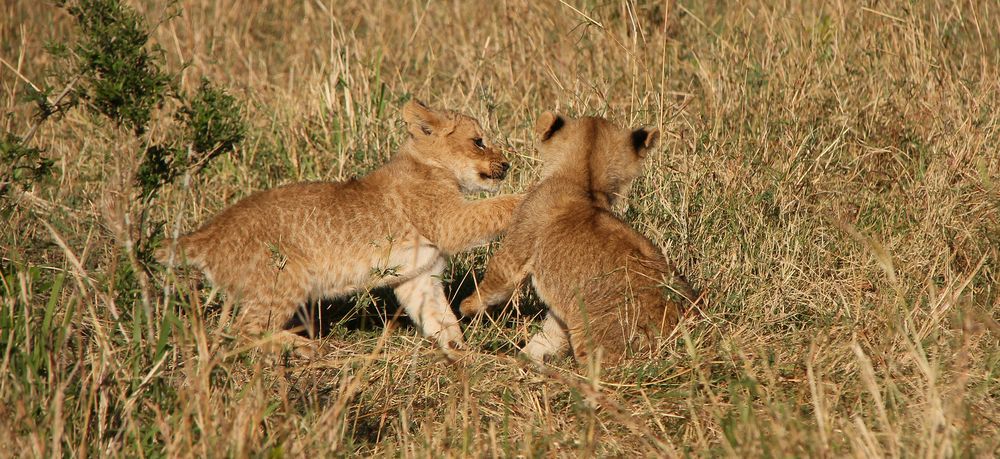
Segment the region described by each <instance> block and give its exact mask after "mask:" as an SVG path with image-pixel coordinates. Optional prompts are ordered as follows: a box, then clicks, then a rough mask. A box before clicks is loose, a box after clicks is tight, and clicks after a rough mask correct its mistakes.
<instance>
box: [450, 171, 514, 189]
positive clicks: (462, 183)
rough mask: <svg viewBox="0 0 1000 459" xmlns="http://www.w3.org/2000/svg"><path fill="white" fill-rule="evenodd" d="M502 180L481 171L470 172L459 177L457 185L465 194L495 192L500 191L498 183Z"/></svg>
mask: <svg viewBox="0 0 1000 459" xmlns="http://www.w3.org/2000/svg"><path fill="white" fill-rule="evenodd" d="M502 182H503V179H502V178H499V177H490V176H489V175H488V174H483V173H470V174H466V175H465V176H464V177H461V179H460V180H459V183H458V186H459V188H461V189H462V192H463V193H465V194H477V193H483V192H485V193H489V194H496V192H497V191H500V184H501V183H502Z"/></svg>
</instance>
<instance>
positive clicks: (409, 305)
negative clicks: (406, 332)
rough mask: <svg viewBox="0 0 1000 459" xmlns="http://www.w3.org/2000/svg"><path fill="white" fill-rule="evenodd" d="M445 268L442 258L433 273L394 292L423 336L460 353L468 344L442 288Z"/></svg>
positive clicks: (414, 280)
mask: <svg viewBox="0 0 1000 459" xmlns="http://www.w3.org/2000/svg"><path fill="white" fill-rule="evenodd" d="M444 267H445V261H444V258H439V259H438V260H437V261H436V262H435V263H434V265H433V266H432V267H431V269H429V270H427V271H426V272H424V273H421V274H419V275H417V276H416V277H414V278H412V279H410V280H408V281H406V282H403V283H402V284H399V285H397V286H396V287H395V289H393V292H394V293H395V294H396V299H397V300H399V302H400V304H402V305H403V309H404V310H405V311H406V314H407V315H409V316H410V319H411V320H413V323H414V324H415V325H416V326H417V328H418V329H419V330H420V333H422V334H423V335H424V336H427V337H429V338H434V339H435V340H437V342H438V345H440V346H441V348H442V349H445V350H448V349H459V348H461V347H463V346H464V345H465V341H464V340H463V339H462V328H461V327H460V326H459V325H458V319H457V318H456V317H455V314H454V313H452V312H451V306H450V305H449V304H448V298H446V297H445V295H444V288H443V286H442V285H441V273H442V272H443V271H444Z"/></svg>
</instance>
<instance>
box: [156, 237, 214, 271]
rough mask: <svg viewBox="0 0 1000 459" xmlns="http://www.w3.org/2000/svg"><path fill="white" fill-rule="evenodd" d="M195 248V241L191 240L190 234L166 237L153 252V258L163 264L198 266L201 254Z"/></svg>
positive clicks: (196, 246)
mask: <svg viewBox="0 0 1000 459" xmlns="http://www.w3.org/2000/svg"><path fill="white" fill-rule="evenodd" d="M197 249H198V244H197V241H191V237H190V235H188V236H182V237H179V238H177V239H170V238H167V239H164V240H163V242H161V243H160V247H159V248H157V249H156V250H155V251H154V252H153V258H156V261H158V262H160V264H162V265H163V266H172V267H178V266H181V265H184V264H190V265H195V266H200V265H201V260H202V256H201V255H202V254H201V253H199V251H198V250H197Z"/></svg>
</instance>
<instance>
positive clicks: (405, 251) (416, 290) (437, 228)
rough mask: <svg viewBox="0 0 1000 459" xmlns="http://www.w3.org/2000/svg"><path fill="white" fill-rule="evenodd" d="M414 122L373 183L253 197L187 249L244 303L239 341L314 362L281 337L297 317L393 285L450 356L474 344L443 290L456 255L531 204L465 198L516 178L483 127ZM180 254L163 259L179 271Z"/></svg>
mask: <svg viewBox="0 0 1000 459" xmlns="http://www.w3.org/2000/svg"><path fill="white" fill-rule="evenodd" d="M403 119H404V121H405V122H406V125H407V130H408V131H409V139H407V140H406V141H405V142H404V143H403V144H402V145H401V147H400V150H399V152H398V154H396V155H395V156H394V157H393V159H392V160H391V161H389V162H388V163H387V164H385V165H384V166H382V167H381V168H379V169H377V170H375V171H374V172H372V173H371V174H369V175H367V176H365V177H363V178H360V179H354V180H350V181H346V182H339V183H330V182H314V183H298V184H292V185H287V186H283V187H279V188H275V189H271V190H267V191H263V192H259V193H256V194H253V195H251V196H249V197H247V198H246V199H243V200H242V201H240V202H238V203H236V204H234V205H232V206H231V207H229V208H227V209H225V210H223V211H222V212H221V213H219V214H218V215H217V216H215V217H214V218H212V219H211V220H210V221H208V223H206V224H205V225H204V226H202V227H201V228H200V229H198V230H197V231H195V232H193V233H191V234H188V235H186V236H183V237H181V238H179V239H178V240H177V241H176V246H177V247H178V249H179V250H178V252H179V253H180V254H181V257H182V258H183V259H185V260H186V261H187V262H190V263H192V264H194V265H195V266H197V267H199V268H201V269H202V270H203V271H204V272H205V274H206V275H207V277H208V278H209V279H210V280H211V281H212V282H213V283H214V284H215V285H217V286H219V287H221V288H222V289H223V290H224V291H226V292H228V293H229V294H231V295H235V296H236V297H237V298H238V299H239V300H240V303H241V304H242V308H241V311H240V315H239V316H238V317H237V319H236V323H235V325H236V327H237V329H238V330H239V331H241V332H245V333H250V334H260V333H262V332H264V331H268V330H273V331H276V334H275V338H276V339H277V341H279V342H291V343H292V344H295V345H297V346H299V347H298V348H297V350H298V351H302V352H304V353H308V352H309V350H310V349H309V348H311V344H312V342H311V341H309V340H308V339H306V338H303V337H301V336H298V335H295V334H293V333H291V332H290V331H287V330H283V329H282V328H283V327H284V326H285V325H286V323H287V322H288V321H289V319H290V318H291V317H292V316H293V314H294V313H295V311H296V310H297V308H299V307H300V306H301V305H302V304H304V303H306V302H308V301H313V300H319V299H322V298H330V297H336V296H340V295H346V294H350V293H352V292H357V291H359V290H363V289H369V288H375V287H380V286H391V287H392V288H393V289H394V293H395V295H396V297H397V299H398V300H399V302H400V303H401V304H402V306H403V308H404V310H405V311H406V312H407V314H408V315H409V317H410V318H411V319H412V320H413V322H414V324H416V326H417V328H418V329H419V330H420V331H421V332H422V333H423V334H424V335H425V336H428V337H433V338H436V339H437V341H438V343H439V344H440V345H441V346H442V347H443V348H445V349H448V348H451V347H459V346H461V345H462V344H463V340H462V330H461V328H460V327H459V324H458V320H457V318H456V317H455V315H454V313H452V311H451V308H450V306H449V304H448V301H447V299H446V297H445V294H444V290H443V289H442V285H441V280H440V274H441V273H442V271H443V269H444V267H445V256H447V255H450V254H453V253H456V252H459V251H462V250H466V249H468V248H470V247H473V246H475V245H479V244H482V243H485V242H488V241H489V240H490V239H491V238H493V237H495V236H496V235H497V234H498V233H499V232H501V231H502V230H503V229H504V228H505V227H506V226H507V225H508V223H509V220H510V216H511V214H512V213H513V211H514V208H515V207H516V206H517V204H518V203H519V202H520V201H521V196H520V195H505V196H499V197H495V198H489V199H483V200H477V201H468V200H466V199H465V198H464V197H463V193H471V192H479V191H488V192H491V193H495V192H496V191H497V189H498V188H499V185H500V182H501V180H503V178H504V177H505V175H506V173H507V169H508V167H509V164H508V163H507V162H506V161H505V159H504V157H503V155H502V154H501V153H500V152H498V151H497V150H495V149H494V148H492V147H491V146H490V145H489V144H487V143H486V142H484V141H483V132H482V128H481V127H480V125H479V123H478V122H477V121H476V120H475V119H473V118H470V117H468V116H465V115H461V114H458V113H455V112H439V111H434V110H431V109H429V108H428V107H426V106H424V105H423V104H421V103H419V102H417V101H410V102H409V103H407V104H406V105H405V106H404V107H403ZM172 246H173V243H172V242H171V241H167V242H166V245H165V246H164V249H161V251H160V253H159V254H158V257H159V258H160V259H161V260H167V259H168V258H169V259H171V260H168V261H172V259H173V257H174V256H173V255H172V254H171V253H170V251H169V249H168V248H169V247H172ZM179 258H180V257H179ZM301 346H307V347H306V348H305V349H303V348H302V347H301Z"/></svg>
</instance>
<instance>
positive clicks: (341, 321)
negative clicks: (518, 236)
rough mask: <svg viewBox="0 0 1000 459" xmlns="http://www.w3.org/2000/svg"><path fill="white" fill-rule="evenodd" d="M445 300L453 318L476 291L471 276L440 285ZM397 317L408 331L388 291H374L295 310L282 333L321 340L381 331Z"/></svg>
mask: <svg viewBox="0 0 1000 459" xmlns="http://www.w3.org/2000/svg"><path fill="white" fill-rule="evenodd" d="M444 291H445V296H446V297H447V298H448V302H449V304H450V305H451V310H452V312H453V313H454V314H455V316H456V317H461V316H460V315H459V312H458V306H459V305H460V304H461V303H462V300H464V299H465V298H466V297H468V296H469V295H472V294H473V293H475V291H476V284H475V282H473V280H472V276H471V274H470V275H468V276H463V277H462V278H460V279H455V280H454V281H452V282H448V283H445V285H444ZM397 314H398V315H399V316H398V317H399V319H400V320H398V322H399V324H405V326H407V327H412V326H413V323H412V322H411V321H410V319H409V317H408V316H407V314H406V311H405V310H402V305H401V304H400V303H399V301H398V300H397V299H396V295H395V294H393V292H392V289H391V288H389V287H382V288H377V289H374V290H371V291H368V292H359V293H355V294H353V295H347V296H342V297H337V298H327V299H324V300H322V301H319V302H314V303H312V304H310V305H307V306H303V307H301V308H299V311H298V312H297V313H296V314H295V316H293V317H292V318H291V320H289V321H288V323H286V324H285V328H286V329H299V330H300V331H299V332H298V333H299V334H300V335H302V336H313V337H325V336H328V335H330V334H331V333H332V334H339V333H345V332H346V333H349V332H373V331H378V330H382V329H384V328H385V327H386V325H388V324H389V323H391V322H392V319H393V317H396V315H397Z"/></svg>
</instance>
